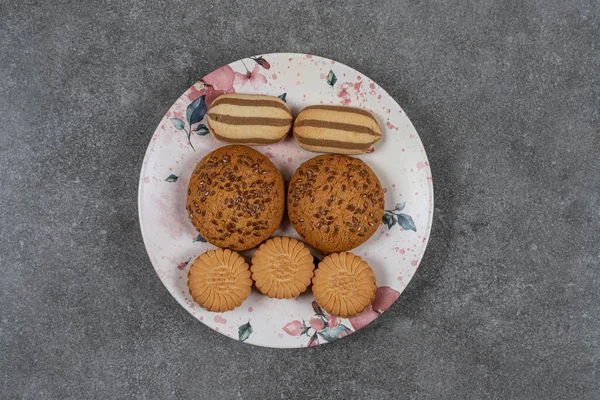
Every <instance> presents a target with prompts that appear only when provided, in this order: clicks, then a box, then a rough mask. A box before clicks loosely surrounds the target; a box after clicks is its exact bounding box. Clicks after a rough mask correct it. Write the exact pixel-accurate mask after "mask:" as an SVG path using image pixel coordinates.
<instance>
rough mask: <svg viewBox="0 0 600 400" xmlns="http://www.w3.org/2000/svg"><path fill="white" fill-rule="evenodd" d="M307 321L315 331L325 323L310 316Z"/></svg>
mask: <svg viewBox="0 0 600 400" xmlns="http://www.w3.org/2000/svg"><path fill="white" fill-rule="evenodd" d="M308 323H309V324H310V327H311V328H313V329H314V330H315V331H320V330H321V329H323V328H324V327H325V323H324V322H323V320H322V319H321V318H312V319H311V320H310V321H308Z"/></svg>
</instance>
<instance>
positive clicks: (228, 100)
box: [211, 97, 290, 113]
mask: <svg viewBox="0 0 600 400" xmlns="http://www.w3.org/2000/svg"><path fill="white" fill-rule="evenodd" d="M224 104H230V105H232V106H242V107H244V106H247V107H274V108H280V109H282V110H284V111H287V112H288V113H289V112H290V109H289V108H288V107H287V106H286V105H285V104H283V103H281V102H279V101H277V100H254V99H239V98H232V97H218V98H217V99H216V100H215V101H214V102H213V103H212V106H211V107H216V106H220V105H224Z"/></svg>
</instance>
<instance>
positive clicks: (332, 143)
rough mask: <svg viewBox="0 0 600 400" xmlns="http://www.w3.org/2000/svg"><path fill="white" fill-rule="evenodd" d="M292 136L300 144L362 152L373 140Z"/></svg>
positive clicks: (370, 145) (369, 146) (368, 147)
mask: <svg viewBox="0 0 600 400" xmlns="http://www.w3.org/2000/svg"><path fill="white" fill-rule="evenodd" d="M294 137H295V138H296V140H297V141H298V143H300V144H305V145H307V146H318V147H327V148H336V149H351V150H361V151H363V152H365V151H367V150H369V149H370V148H371V147H372V146H373V143H374V142H371V143H352V142H343V141H340V140H326V139H311V138H305V137H301V136H298V135H296V134H294Z"/></svg>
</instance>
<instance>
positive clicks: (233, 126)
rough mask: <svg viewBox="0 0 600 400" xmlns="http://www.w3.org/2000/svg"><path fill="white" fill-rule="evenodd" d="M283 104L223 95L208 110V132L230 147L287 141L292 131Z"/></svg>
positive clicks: (273, 99)
mask: <svg viewBox="0 0 600 400" xmlns="http://www.w3.org/2000/svg"><path fill="white" fill-rule="evenodd" d="M292 122H293V117H292V112H291V111H290V109H289V107H288V106H287V104H285V102H284V101H283V100H281V99H280V98H278V97H275V96H265V95H259V94H240V93H230V94H223V95H221V96H219V97H217V99H216V100H215V101H214V102H213V103H212V104H211V106H210V109H209V110H208V129H209V130H210V133H212V135H213V136H214V137H215V139H217V140H220V141H221V142H226V143H237V144H246V145H264V144H271V143H276V142H279V141H281V140H283V139H284V138H285V137H286V136H287V134H288V133H289V132H290V130H291V129H292Z"/></svg>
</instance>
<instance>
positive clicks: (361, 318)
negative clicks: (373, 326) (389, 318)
mask: <svg viewBox="0 0 600 400" xmlns="http://www.w3.org/2000/svg"><path fill="white" fill-rule="evenodd" d="M378 316H379V314H378V313H377V312H376V311H373V307H371V306H369V307H367V308H366V309H365V311H363V312H361V313H360V314H357V315H355V316H354V317H350V323H351V324H352V327H353V328H354V330H355V331H357V330H359V329H360V328H362V327H364V326H365V325H367V324H368V323H369V322H371V321H373V320H374V319H375V318H377V317H378Z"/></svg>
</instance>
